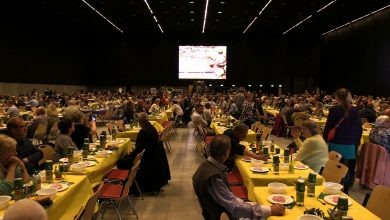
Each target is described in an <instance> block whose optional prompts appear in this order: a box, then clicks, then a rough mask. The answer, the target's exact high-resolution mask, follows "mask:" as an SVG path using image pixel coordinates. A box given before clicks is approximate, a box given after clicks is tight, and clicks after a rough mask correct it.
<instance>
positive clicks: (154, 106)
mask: <svg viewBox="0 0 390 220" xmlns="http://www.w3.org/2000/svg"><path fill="white" fill-rule="evenodd" d="M159 109H160V99H159V98H157V99H156V100H154V103H153V104H152V105H151V106H150V109H149V112H150V113H153V112H156V111H158V110H159Z"/></svg>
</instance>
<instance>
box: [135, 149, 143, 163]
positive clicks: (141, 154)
mask: <svg viewBox="0 0 390 220" xmlns="http://www.w3.org/2000/svg"><path fill="white" fill-rule="evenodd" d="M144 153H145V149H143V150H142V151H141V152H140V153H139V154H137V156H135V158H134V162H133V164H135V163H137V162H138V161H140V160H141V159H142V157H143V156H144Z"/></svg>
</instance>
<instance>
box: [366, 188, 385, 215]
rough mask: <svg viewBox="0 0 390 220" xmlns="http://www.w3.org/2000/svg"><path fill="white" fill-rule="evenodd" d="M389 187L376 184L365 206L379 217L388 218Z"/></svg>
mask: <svg viewBox="0 0 390 220" xmlns="http://www.w3.org/2000/svg"><path fill="white" fill-rule="evenodd" d="M389 207H390V187H386V186H382V185H377V186H375V188H374V190H373V191H372V193H371V196H370V199H369V200H368V203H367V206H366V208H367V209H368V210H370V211H371V212H372V213H374V214H375V215H377V216H378V217H379V218H381V219H390V211H389Z"/></svg>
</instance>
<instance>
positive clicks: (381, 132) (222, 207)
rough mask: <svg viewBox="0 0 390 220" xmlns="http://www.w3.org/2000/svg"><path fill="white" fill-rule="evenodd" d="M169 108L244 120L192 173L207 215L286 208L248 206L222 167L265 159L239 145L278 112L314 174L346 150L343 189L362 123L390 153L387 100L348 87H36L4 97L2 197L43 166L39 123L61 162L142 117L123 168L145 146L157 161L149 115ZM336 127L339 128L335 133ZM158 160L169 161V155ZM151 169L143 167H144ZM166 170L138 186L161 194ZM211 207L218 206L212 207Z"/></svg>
mask: <svg viewBox="0 0 390 220" xmlns="http://www.w3.org/2000/svg"><path fill="white" fill-rule="evenodd" d="M266 108H267V109H268V108H272V109H275V110H277V111H278V114H277V116H276V117H274V116H272V115H270V114H267V112H266V111H265V109H266ZM164 109H171V110H172V112H173V115H174V117H178V118H180V119H181V120H182V121H183V123H184V124H188V123H189V122H190V121H192V123H194V124H195V125H201V126H202V127H204V128H205V130H206V133H213V129H211V128H210V125H211V123H212V120H213V118H214V117H215V116H216V115H217V114H228V115H230V116H232V117H234V118H235V119H237V121H240V122H242V123H241V124H238V125H237V126H235V127H234V128H233V129H228V130H226V131H225V132H224V135H222V136H217V137H216V138H215V139H214V140H213V142H212V143H211V144H210V147H209V153H210V157H209V158H208V159H207V161H206V162H204V163H203V164H202V165H201V167H200V168H199V169H198V171H197V172H196V174H195V175H194V189H195V192H196V193H197V195H198V198H199V200H200V202H201V206H202V209H203V212H204V213H203V214H204V216H205V217H207V216H214V215H218V214H220V212H222V211H227V212H228V213H229V214H230V215H231V216H235V217H248V216H252V217H254V216H268V215H282V214H283V213H284V209H283V207H281V206H271V207H266V206H259V205H254V204H245V203H243V202H242V201H240V200H238V199H237V198H234V195H232V194H231V193H228V191H229V190H228V188H227V186H226V183H225V177H224V176H223V172H222V171H223V170H224V169H225V168H228V169H231V167H232V166H233V165H234V158H235V156H236V155H245V156H248V157H251V158H255V159H262V160H264V159H265V158H264V156H263V155H261V154H260V155H257V154H255V153H253V152H252V151H250V150H248V149H247V148H246V147H245V146H243V145H241V144H240V141H242V140H244V138H245V136H246V135H247V133H248V130H249V129H250V128H251V126H252V125H253V124H254V123H255V122H261V123H262V124H264V125H266V126H267V125H268V126H272V124H273V123H275V122H276V121H277V117H279V118H280V120H281V123H284V124H285V125H286V126H290V127H293V129H291V132H290V133H289V134H288V135H291V137H292V139H293V143H294V145H295V146H296V150H297V155H296V159H297V160H299V161H301V162H302V163H304V164H306V165H308V166H309V167H310V168H311V169H312V170H314V171H317V172H318V171H319V170H320V169H321V167H323V166H324V165H325V163H326V162H327V160H328V152H329V151H336V152H338V153H339V154H341V156H342V160H341V163H343V164H345V165H346V166H347V167H348V168H349V171H348V174H347V176H346V178H345V182H344V192H346V193H348V188H349V186H351V185H352V183H353V181H354V176H355V174H354V170H355V166H356V155H357V147H358V146H359V145H360V144H361V137H362V132H363V127H362V124H363V123H369V124H372V129H371V134H370V142H371V143H375V144H378V145H380V146H382V147H384V148H385V149H386V150H387V152H389V154H390V119H389V117H390V98H389V97H387V98H384V97H377V98H374V97H372V96H357V95H351V93H350V92H349V91H347V90H346V89H338V90H337V91H336V92H335V95H334V96H333V95H327V94H325V93H323V92H321V93H320V94H311V93H309V92H305V93H303V94H294V95H290V94H288V95H281V96H278V97H277V96H274V95H268V94H263V93H262V92H261V91H249V90H245V89H244V88H239V89H227V90H225V91H223V92H220V93H213V92H206V93H202V94H200V93H197V92H194V93H186V92H177V91H173V90H169V89H166V88H164V87H163V88H161V89H160V90H158V91H157V93H151V92H150V91H146V90H145V91H140V92H134V91H132V90H130V91H128V92H118V91H80V92H76V93H74V94H65V93H60V92H57V91H51V90H46V91H45V92H44V93H43V94H38V93H37V92H36V91H33V92H32V93H31V94H23V95H19V96H7V95H0V116H1V120H2V122H3V123H6V129H5V131H6V132H4V133H5V134H6V135H1V136H0V139H1V141H0V144H1V147H0V165H1V166H0V168H1V169H2V171H3V172H2V176H1V178H0V179H1V180H0V194H3V195H9V194H10V193H11V192H10V191H12V189H11V185H10V184H11V183H12V181H13V179H14V178H16V177H22V178H23V179H25V178H26V181H27V179H28V176H29V175H31V174H32V173H33V172H34V171H35V170H38V169H39V164H38V161H40V160H41V159H42V157H43V155H42V152H41V151H39V150H38V148H37V146H36V145H34V144H33V142H32V139H33V138H34V134H35V131H36V130H37V127H38V126H39V125H40V124H44V125H46V126H47V127H46V129H47V130H46V134H47V135H48V134H49V133H50V131H51V128H52V127H53V126H54V125H55V126H57V127H58V130H59V134H58V136H56V138H55V141H54V147H55V152H56V154H55V156H54V157H53V160H55V161H58V159H59V158H62V157H64V156H65V155H66V149H67V147H69V146H73V147H74V148H78V149H81V148H82V146H83V143H84V140H85V138H88V139H90V141H91V142H92V141H93V139H94V138H96V134H97V126H98V125H97V122H99V121H100V122H104V121H105V120H106V119H107V120H123V122H124V123H125V124H128V123H132V122H134V120H137V121H138V122H139V124H140V125H141V127H142V130H141V131H140V132H139V136H138V138H137V142H136V148H135V151H133V153H131V154H129V155H127V156H126V157H125V158H123V159H122V160H120V161H118V164H117V165H118V167H121V168H123V169H128V168H129V167H131V166H129V164H131V161H132V160H133V159H134V157H135V155H137V154H138V153H140V152H142V151H143V150H146V151H147V153H145V157H150V158H151V159H150V161H153V160H154V161H155V160H160V159H161V158H158V159H156V158H157V157H158V156H156V155H161V153H163V152H164V147H163V146H161V145H160V146H159V147H156V148H154V149H149V148H150V147H151V146H158V145H159V140H158V134H157V131H156V129H155V128H154V127H153V126H152V125H151V124H150V123H149V122H148V114H154V113H158V112H160V111H163V110H164ZM28 111H30V112H32V113H33V114H34V116H33V118H32V119H31V120H30V117H21V116H23V114H28V113H26V112H28ZM1 112H2V113H1ZM325 112H326V113H325ZM311 116H315V117H324V118H325V117H326V118H327V120H326V124H325V126H324V127H322V128H321V127H319V126H318V125H317V124H316V123H315V122H313V121H311V120H310V117H311ZM270 124H271V125H270ZM335 127H337V132H336V133H335V134H333V135H332V134H331V133H332V130H333V128H335ZM275 130H276V129H275ZM164 155H165V154H164ZM161 160H163V161H166V157H165V159H164V158H163V159H161ZM154 166H155V165H154V164H150V165H145V166H144V167H143V169H149V168H150V167H154ZM164 166H165V165H164ZM166 168H167V169H166ZM166 168H163V169H162V171H161V172H159V173H160V174H161V175H162V177H161V179H162V180H163V181H162V182H161V183H158V184H157V185H158V186H157V185H156V184H152V185H150V183H151V180H150V179H148V177H145V178H143V180H144V181H143V180H142V179H140V180H139V183H140V185H142V187H143V188H144V189H145V190H146V191H158V190H159V189H160V188H161V187H162V186H163V185H165V184H166V183H167V180H169V179H170V174H169V166H168V167H166ZM211 168H213V169H211ZM206 170H209V171H206ZM206 182H211V186H210V185H208V186H206V185H205V184H206ZM141 183H142V184H141ZM207 187H209V188H207ZM210 207H215V208H216V209H215V210H210ZM213 219H214V218H213Z"/></svg>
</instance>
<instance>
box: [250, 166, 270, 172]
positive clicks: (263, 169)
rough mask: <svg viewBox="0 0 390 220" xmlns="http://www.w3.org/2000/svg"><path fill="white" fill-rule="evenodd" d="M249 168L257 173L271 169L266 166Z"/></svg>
mask: <svg viewBox="0 0 390 220" xmlns="http://www.w3.org/2000/svg"><path fill="white" fill-rule="evenodd" d="M249 169H250V170H252V171H253V172H255V173H266V172H268V171H269V169H268V168H266V167H251V168H249Z"/></svg>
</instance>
